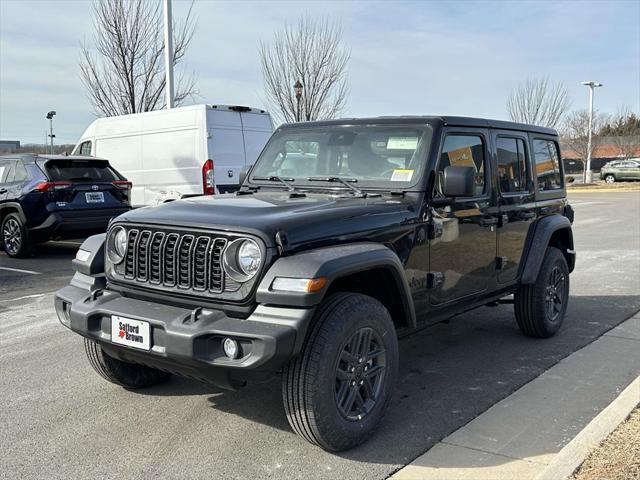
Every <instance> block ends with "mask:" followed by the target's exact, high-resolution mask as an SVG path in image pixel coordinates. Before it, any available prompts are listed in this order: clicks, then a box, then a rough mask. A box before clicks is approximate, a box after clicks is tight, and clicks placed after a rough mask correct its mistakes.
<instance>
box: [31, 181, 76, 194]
mask: <svg viewBox="0 0 640 480" xmlns="http://www.w3.org/2000/svg"><path fill="white" fill-rule="evenodd" d="M70 186H71V182H40V183H38V184H37V185H36V186H35V187H34V188H33V190H34V191H38V192H50V191H52V190H62V189H63V188H68V187H70Z"/></svg>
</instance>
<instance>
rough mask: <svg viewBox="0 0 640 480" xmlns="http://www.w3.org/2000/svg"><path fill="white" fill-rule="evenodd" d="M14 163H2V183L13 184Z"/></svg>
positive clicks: (0, 179) (6, 161)
mask: <svg viewBox="0 0 640 480" xmlns="http://www.w3.org/2000/svg"><path fill="white" fill-rule="evenodd" d="M14 163H15V162H14V161H13V160H5V161H4V162H2V161H0V183H10V182H13V170H14Z"/></svg>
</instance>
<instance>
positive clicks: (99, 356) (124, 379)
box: [84, 338, 171, 389]
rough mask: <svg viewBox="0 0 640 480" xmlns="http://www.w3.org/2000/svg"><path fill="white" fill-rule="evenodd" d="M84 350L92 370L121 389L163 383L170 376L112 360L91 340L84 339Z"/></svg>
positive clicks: (159, 371)
mask: <svg viewBox="0 0 640 480" xmlns="http://www.w3.org/2000/svg"><path fill="white" fill-rule="evenodd" d="M84 349H85V352H86V354H87V358H88V359H89V363H90V364H91V366H92V367H93V369H94V370H95V371H96V372H98V374H99V375H100V376H101V377H102V378H104V379H105V380H107V381H109V382H111V383H115V384H116V385H120V386H121V387H125V388H130V389H138V388H146V387H152V386H153V385H158V384H160V383H164V382H166V381H167V380H169V379H170V378H171V374H170V373H167V372H163V371H161V370H156V369H155V368H151V367H146V366H144V365H137V364H135V363H127V362H123V361H122V360H118V359H117V358H113V357H111V356H110V355H108V354H107V353H105V351H104V350H103V349H102V347H101V346H100V345H98V344H97V343H96V342H94V341H93V340H89V339H88V338H85V339H84Z"/></svg>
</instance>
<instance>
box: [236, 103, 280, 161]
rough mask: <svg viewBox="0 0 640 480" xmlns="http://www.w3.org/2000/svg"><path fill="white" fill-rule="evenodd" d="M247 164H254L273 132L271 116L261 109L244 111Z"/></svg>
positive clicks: (242, 115) (243, 128)
mask: <svg viewBox="0 0 640 480" xmlns="http://www.w3.org/2000/svg"><path fill="white" fill-rule="evenodd" d="M240 118H241V120H242V130H243V132H244V152H245V165H253V164H254V163H255V161H256V159H257V158H258V155H260V152H261V151H262V149H263V148H264V146H265V144H266V143H267V140H269V137H271V134H272V133H273V125H272V123H271V117H270V116H269V114H268V113H264V112H260V111H250V112H242V113H241V114H240Z"/></svg>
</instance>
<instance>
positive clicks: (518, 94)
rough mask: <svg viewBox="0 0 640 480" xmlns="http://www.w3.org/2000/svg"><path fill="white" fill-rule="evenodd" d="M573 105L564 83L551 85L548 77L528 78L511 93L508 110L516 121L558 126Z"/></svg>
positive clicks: (551, 126)
mask: <svg viewBox="0 0 640 480" xmlns="http://www.w3.org/2000/svg"><path fill="white" fill-rule="evenodd" d="M570 106H571V102H570V101H569V96H568V94H567V89H566V88H565V87H564V85H563V84H562V83H557V84H555V85H551V84H550V83H549V78H548V77H541V78H537V79H528V80H527V81H525V82H524V83H521V84H520V85H518V87H517V88H516V89H515V90H513V91H512V92H511V94H509V98H508V99H507V112H508V113H509V117H510V118H511V120H513V121H514V122H521V123H529V124H532V125H540V126H543V127H549V128H556V127H557V126H559V125H560V123H561V122H562V118H563V117H564V115H565V114H566V113H567V111H568V110H569V108H570Z"/></svg>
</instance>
